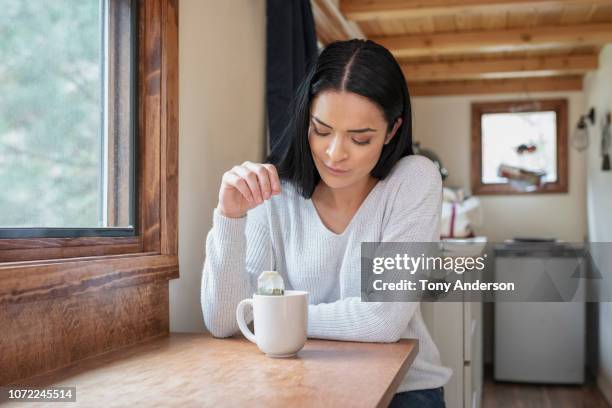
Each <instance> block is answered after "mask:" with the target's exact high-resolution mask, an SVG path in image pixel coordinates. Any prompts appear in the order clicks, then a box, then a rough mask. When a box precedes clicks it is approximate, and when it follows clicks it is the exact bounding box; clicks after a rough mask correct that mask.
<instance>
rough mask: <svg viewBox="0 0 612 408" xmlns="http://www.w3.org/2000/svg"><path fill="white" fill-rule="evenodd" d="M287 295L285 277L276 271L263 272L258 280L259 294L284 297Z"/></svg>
mask: <svg viewBox="0 0 612 408" xmlns="http://www.w3.org/2000/svg"><path fill="white" fill-rule="evenodd" d="M284 293H285V283H284V282H283V277H282V276H280V274H279V273H278V272H276V271H263V272H262V273H261V275H259V278H257V294H258V295H268V296H270V295H272V296H282V295H283V294H284Z"/></svg>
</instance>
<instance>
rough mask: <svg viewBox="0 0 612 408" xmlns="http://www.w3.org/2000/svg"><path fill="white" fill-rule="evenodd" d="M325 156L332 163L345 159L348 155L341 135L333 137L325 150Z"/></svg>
mask: <svg viewBox="0 0 612 408" xmlns="http://www.w3.org/2000/svg"><path fill="white" fill-rule="evenodd" d="M325 153H327V156H328V157H329V159H330V161H331V162H332V163H336V162H339V161H341V160H344V159H346V158H347V156H348V154H347V151H346V150H345V148H344V143H343V140H342V135H335V136H334V137H333V139H332V141H331V143H330V144H329V146H328V147H327V150H325Z"/></svg>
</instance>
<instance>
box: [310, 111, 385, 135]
mask: <svg viewBox="0 0 612 408" xmlns="http://www.w3.org/2000/svg"><path fill="white" fill-rule="evenodd" d="M312 118H313V119H314V120H315V121H316V122H317V123H319V124H321V125H323V126H326V127H328V128H330V129H333V127H331V126H329V125H328V124H327V123H325V122H323V121H322V120H321V119H319V118H317V117H316V116H314V115H313V116H312ZM347 132H350V133H366V132H376V129H372V128H363V129H351V130H347Z"/></svg>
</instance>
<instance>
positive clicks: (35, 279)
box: [0, 0, 178, 304]
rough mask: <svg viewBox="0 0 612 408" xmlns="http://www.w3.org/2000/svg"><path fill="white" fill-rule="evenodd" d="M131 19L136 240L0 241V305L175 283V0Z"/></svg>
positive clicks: (162, 0) (157, 1)
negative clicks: (135, 51)
mask: <svg viewBox="0 0 612 408" xmlns="http://www.w3.org/2000/svg"><path fill="white" fill-rule="evenodd" d="M138 15H139V18H138V23H137V24H138V27H137V31H138V65H137V69H138V74H137V77H138V80H137V83H138V86H137V89H138V92H137V94H138V96H137V98H138V125H137V126H138V143H137V156H138V163H137V165H138V172H137V180H136V184H137V187H136V191H137V204H136V205H137V217H138V218H137V224H136V225H137V231H138V234H137V235H136V236H132V237H129V236H128V237H80V238H25V239H0V304H1V303H5V302H9V303H13V302H24V301H31V300H37V299H40V298H49V297H55V296H66V295H71V294H77V293H80V292H83V291H86V290H88V289H90V288H91V286H96V287H100V286H103V287H117V286H127V285H133V284H140V283H149V282H152V281H155V280H159V279H166V280H167V279H173V278H177V277H178V0H144V1H139V2H138Z"/></svg>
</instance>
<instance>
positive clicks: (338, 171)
mask: <svg viewBox="0 0 612 408" xmlns="http://www.w3.org/2000/svg"><path fill="white" fill-rule="evenodd" d="M323 165H324V166H325V168H326V169H327V170H328V171H329V172H330V173H332V174H346V173H348V170H344V169H339V168H337V167H331V166H328V165H327V164H325V163H323Z"/></svg>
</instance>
